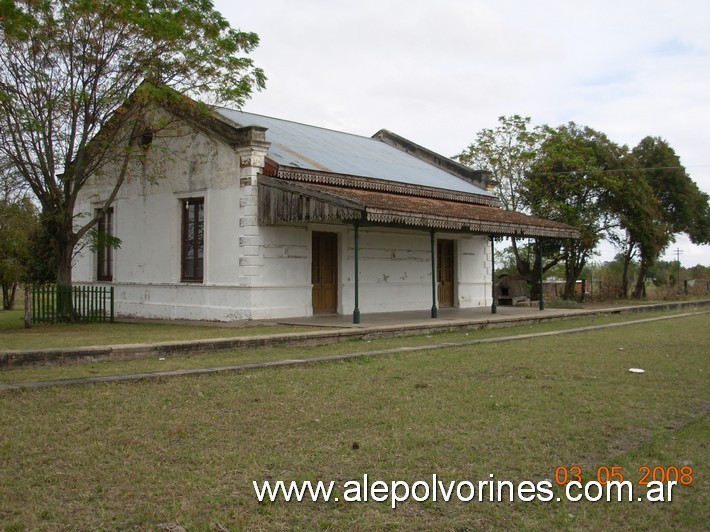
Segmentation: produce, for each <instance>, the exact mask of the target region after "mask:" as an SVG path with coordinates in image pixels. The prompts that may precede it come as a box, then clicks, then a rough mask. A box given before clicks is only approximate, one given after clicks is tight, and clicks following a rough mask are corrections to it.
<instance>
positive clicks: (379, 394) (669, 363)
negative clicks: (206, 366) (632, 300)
mask: <svg viewBox="0 0 710 532" xmlns="http://www.w3.org/2000/svg"><path fill="white" fill-rule="evenodd" d="M709 322H710V320H709V319H708V315H698V316H693V317H687V318H677V319H673V320H665V321H658V322H653V323H647V324H638V325H628V326H624V327H618V328H614V329H606V330H600V331H594V332H586V333H578V334H572V335H563V336H549V337H542V338H536V339H529V340H525V341H522V340H521V341H512V342H505V343H498V344H485V345H477V346H467V347H452V348H450V349H439V350H431V351H421V352H412V353H405V354H398V355H390V356H383V357H376V358H358V359H354V360H351V361H346V362H335V363H333V362H329V363H319V364H313V365H310V366H302V367H293V368H280V369H268V370H255V371H245V372H241V373H225V374H217V375H208V376H201V377H179V378H172V379H162V380H158V381H140V382H134V383H124V384H112V385H89V386H72V387H56V388H49V389H43V390H26V391H11V392H3V393H2V394H0V427H1V428H2V430H1V431H0V526H1V527H4V528H5V529H10V530H22V529H27V530H36V529H40V530H41V529H51V530H60V529H81V530H89V529H105V530H116V529H121V530H124V529H140V530H143V529H156V528H157V527H158V526H159V525H160V524H165V523H168V524H179V525H181V526H183V527H185V528H186V529H188V530H209V529H215V530H216V529H220V527H225V528H228V529H237V530H252V529H262V530H284V529H305V530H319V529H320V530H327V529H332V530H381V529H401V530H411V529H420V530H421V529H438V530H443V529H447V530H473V529H479V528H484V529H486V528H488V529H490V528H506V529H521V528H526V529H528V528H553V527H554V528H565V527H567V528H574V529H627V530H643V529H668V530H670V529H680V530H704V529H706V527H707V523H708V519H709V518H710V488H709V487H708V486H709V484H708V482H707V480H706V479H707V464H708V463H710V451H709V450H708V442H709V441H710V438H709V436H710V422H709V420H708V415H707V413H708V408H709V407H710V386H708V372H710V357H709V356H708V355H709V354H710V353H709V350H710V332H708V331H710V328H709V327H708V325H710V323H709ZM631 367H638V368H643V369H645V370H646V372H645V373H643V374H633V373H630V372H629V371H628V369H629V368H631ZM577 464H578V465H580V466H581V468H582V471H583V473H582V475H583V478H584V480H589V479H592V478H594V476H595V475H596V471H597V470H598V469H599V468H601V467H604V466H608V467H611V466H613V465H618V466H621V469H622V471H623V472H624V474H625V476H626V477H627V478H628V479H629V480H632V481H633V482H636V481H638V480H639V477H640V473H639V472H638V469H639V468H640V467H642V466H644V465H647V466H649V467H654V466H663V467H664V468H666V467H669V466H673V465H675V466H677V467H692V468H693V471H694V477H693V482H692V483H691V484H690V485H688V486H679V487H678V488H677V489H676V490H675V491H674V493H673V495H674V497H673V502H670V503H646V502H632V503H617V502H609V503H607V502H596V503H584V502H577V503H571V502H564V501H563V502H556V501H554V500H553V501H551V502H530V503H524V502H520V501H517V502H514V503H508V502H505V503H491V502H472V503H460V502H448V503H447V502H443V501H440V500H439V501H437V502H431V501H428V502H415V501H410V502H406V503H401V504H400V505H398V506H397V508H396V509H395V510H393V509H391V508H390V505H389V504H388V503H387V502H381V503H378V502H371V501H370V502H362V503H347V502H344V501H339V502H334V501H333V502H327V503H326V502H316V503H313V502H308V503H296V502H285V501H283V500H279V501H277V502H274V503H259V502H258V501H257V500H256V497H255V493H254V489H253V487H252V481H258V482H259V483H261V482H263V481H264V480H267V479H269V480H285V481H289V480H299V481H300V480H312V481H316V480H324V481H331V480H333V481H336V482H337V483H338V484H339V485H340V484H343V483H344V482H347V481H349V480H355V479H362V476H363V474H365V473H366V474H368V475H369V477H370V478H371V479H381V480H385V481H392V480H395V479H397V480H405V481H409V482H414V481H416V480H426V479H430V478H431V475H432V474H434V473H435V474H437V475H438V477H439V478H441V479H444V480H471V481H478V480H488V479H489V478H490V477H489V475H490V474H494V476H495V478H497V479H507V480H511V481H514V482H520V481H523V480H531V481H533V482H538V481H540V480H542V479H547V478H552V477H553V476H554V472H555V470H556V468H557V467H558V466H566V467H569V466H572V465H577ZM555 493H556V495H560V494H561V492H560V491H559V490H558V491H556V492H555Z"/></svg>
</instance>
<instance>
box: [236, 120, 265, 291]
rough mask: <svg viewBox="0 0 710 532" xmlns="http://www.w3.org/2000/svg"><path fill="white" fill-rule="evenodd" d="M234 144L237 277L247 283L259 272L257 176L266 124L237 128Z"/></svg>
mask: <svg viewBox="0 0 710 532" xmlns="http://www.w3.org/2000/svg"><path fill="white" fill-rule="evenodd" d="M239 136H240V139H239V140H238V142H237V143H235V145H234V149H235V151H236V153H237V157H238V158H239V189H240V194H239V280H240V283H243V284H246V285H251V284H253V282H254V281H255V279H256V278H260V277H262V276H263V268H264V253H263V244H264V242H263V238H262V236H261V234H260V231H259V220H258V217H257V211H258V201H259V198H258V187H257V176H258V175H259V174H260V173H261V172H262V171H263V169H264V164H265V161H264V160H265V157H266V152H267V150H268V149H269V143H268V142H266V128H263V127H257V126H248V127H244V128H241V129H240V130H239Z"/></svg>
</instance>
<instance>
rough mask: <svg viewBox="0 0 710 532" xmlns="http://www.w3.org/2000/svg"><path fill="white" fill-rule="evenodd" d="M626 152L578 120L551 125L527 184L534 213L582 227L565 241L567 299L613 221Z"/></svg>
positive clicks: (572, 292) (625, 165)
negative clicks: (615, 194)
mask: <svg viewBox="0 0 710 532" xmlns="http://www.w3.org/2000/svg"><path fill="white" fill-rule="evenodd" d="M626 152H627V150H626V148H625V147H624V146H618V145H617V144H615V143H613V142H612V141H610V140H609V139H608V138H607V137H606V135H604V134H603V133H600V132H597V131H595V130H593V129H591V128H588V127H582V126H578V125H577V124H575V123H573V122H570V123H569V124H566V125H562V126H559V127H557V128H555V129H552V128H547V129H546V138H545V140H544V141H543V143H542V146H541V149H540V157H539V158H538V159H537V160H536V161H535V163H534V164H533V165H532V166H531V168H530V171H529V173H528V174H527V176H526V179H525V181H524V183H523V187H522V189H521V190H524V193H523V195H524V198H525V202H526V204H527V205H528V206H529V208H530V209H531V211H532V212H533V214H535V215H537V216H541V217H544V218H549V219H551V220H556V221H558V222H563V223H566V224H569V225H572V226H574V227H576V228H577V229H579V231H580V239H579V240H572V239H569V240H565V241H564V242H563V243H562V256H563V260H564V263H565V291H564V295H563V297H565V298H566V299H574V297H575V283H576V280H577V278H578V276H579V274H580V273H581V272H582V270H583V268H584V266H585V265H586V263H587V261H588V260H589V258H590V257H591V256H592V254H593V253H594V249H595V248H596V246H597V244H598V243H599V241H600V240H601V239H602V238H603V237H604V236H605V235H606V234H607V232H608V231H609V229H610V228H611V227H612V226H613V216H612V211H611V207H610V202H611V199H612V198H613V191H614V190H615V189H617V188H618V187H619V182H621V181H622V180H623V174H624V172H625V171H626V170H627V166H628V162H627V158H626Z"/></svg>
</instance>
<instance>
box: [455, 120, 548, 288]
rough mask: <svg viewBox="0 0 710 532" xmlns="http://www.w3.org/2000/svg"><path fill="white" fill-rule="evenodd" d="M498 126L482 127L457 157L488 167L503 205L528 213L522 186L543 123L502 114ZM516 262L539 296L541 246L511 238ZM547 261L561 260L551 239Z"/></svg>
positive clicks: (508, 208) (537, 153) (533, 155)
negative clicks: (531, 122) (540, 125)
mask: <svg viewBox="0 0 710 532" xmlns="http://www.w3.org/2000/svg"><path fill="white" fill-rule="evenodd" d="M498 123H499V125H498V127H496V128H495V129H482V130H480V131H479V132H478V133H477V134H476V137H475V139H474V142H473V143H471V144H470V145H469V146H468V148H466V150H464V151H462V152H461V153H460V154H458V155H456V156H455V157H454V158H455V159H456V160H458V161H459V162H460V163H462V164H465V165H467V166H470V167H473V168H476V169H479V170H487V171H489V172H490V173H491V175H492V177H493V181H494V183H495V193H496V195H497V196H498V198H499V199H500V202H501V205H502V206H503V208H505V209H507V210H510V211H516V212H524V213H529V209H528V207H527V205H526V203H525V201H524V197H523V193H522V192H523V191H522V187H523V185H524V182H525V178H526V175H527V174H528V173H529V171H530V169H531V167H532V165H533V164H534V163H535V161H536V160H537V158H538V157H539V150H540V145H541V143H542V141H543V139H544V132H545V129H544V128H543V127H534V128H530V117H521V116H520V115H513V116H509V117H506V116H501V117H499V118H498ZM511 245H512V253H513V255H514V257H515V266H516V269H517V271H518V273H519V274H520V275H523V276H524V277H525V278H526V279H527V281H528V282H529V283H531V285H532V289H531V296H532V297H533V299H535V298H537V297H538V294H539V291H540V275H539V271H540V266H541V262H542V258H541V256H540V254H539V248H538V246H536V245H530V244H529V243H527V244H523V245H522V246H521V245H520V244H519V242H518V240H517V239H515V238H512V239H511ZM546 249H547V253H546V257H547V261H546V263H545V264H544V265H542V268H543V271H547V270H549V269H550V268H552V267H553V266H555V264H557V263H558V262H559V260H560V255H559V253H557V251H558V250H559V245H556V243H555V242H548V243H547V245H546Z"/></svg>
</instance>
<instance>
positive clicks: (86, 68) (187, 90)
mask: <svg viewBox="0 0 710 532" xmlns="http://www.w3.org/2000/svg"><path fill="white" fill-rule="evenodd" d="M257 45H258V37H257V35H256V34H254V33H246V32H241V31H238V30H235V29H233V28H231V27H230V25H229V23H228V22H227V21H226V20H225V19H224V18H223V17H222V16H221V15H220V14H219V13H218V12H216V11H215V10H214V9H213V5H212V3H211V1H210V0H116V1H113V2H101V1H97V0H47V1H42V2H37V1H34V0H0V153H1V154H2V155H4V156H5V157H6V158H7V160H8V161H9V162H10V164H11V165H12V167H13V168H14V169H15V170H16V171H17V173H18V174H19V175H20V176H21V177H22V179H23V180H24V181H25V182H26V183H27V184H28V185H29V187H30V188H31V190H32V192H33V193H34V195H35V196H36V197H37V200H38V201H39V203H40V204H41V207H42V224H43V226H44V230H45V233H46V235H47V236H48V238H49V241H50V244H51V249H52V253H53V255H54V257H55V262H56V264H57V282H58V283H60V284H62V285H71V266H72V258H73V255H74V250H75V247H76V245H77V243H79V242H80V241H81V240H82V238H84V237H85V236H86V235H87V234H88V233H89V232H90V231H91V230H92V228H93V227H95V225H96V223H97V221H98V220H99V219H100V218H101V217H102V216H103V215H104V214H105V212H106V211H107V210H108V208H109V207H110V205H111V203H112V202H113V200H114V198H115V197H116V195H117V193H118V191H119V189H120V187H121V185H122V183H123V180H124V177H125V175H126V170H127V168H128V166H129V163H130V161H131V160H133V159H135V158H140V157H141V156H142V155H143V153H144V152H143V150H142V149H141V146H142V145H144V144H145V143H147V142H149V141H150V138H151V136H152V134H153V133H154V132H155V130H156V128H160V127H163V126H164V124H155V123H146V116H147V113H146V109H147V108H148V107H149V106H151V105H154V104H155V103H156V102H157V103H158V104H160V105H164V106H172V107H173V108H175V107H180V106H185V105H186V103H185V102H186V101H191V100H187V99H182V98H180V94H190V95H192V96H195V97H198V98H201V99H203V100H206V101H209V102H210V103H225V104H226V103H233V104H236V105H237V106H240V105H241V104H242V103H243V102H244V100H245V99H246V98H248V97H249V95H250V94H251V92H252V91H253V90H255V89H261V88H263V87H264V83H265V77H264V74H263V72H262V71H261V69H259V68H256V67H255V66H254V65H253V62H252V60H251V59H249V58H245V57H243V56H242V55H241V54H243V53H247V54H248V53H249V52H251V51H252V50H253V49H254V48H255V47H256V46H257ZM190 112H191V113H199V112H207V109H206V108H198V109H190ZM117 163H118V167H119V168H120V169H121V170H120V171H119V172H117V173H116V174H115V175H114V177H113V178H112V179H113V192H112V193H111V194H110V195H109V196H108V197H107V198H105V201H104V203H103V205H102V206H101V208H99V209H97V211H96V212H94V213H77V212H75V205H76V201H77V196H78V194H79V192H80V191H81V190H82V188H83V187H84V186H85V185H86V183H87V182H88V181H89V180H90V179H91V178H92V177H93V176H95V175H97V174H98V173H101V170H102V168H106V167H107V166H108V165H112V164H117Z"/></svg>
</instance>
